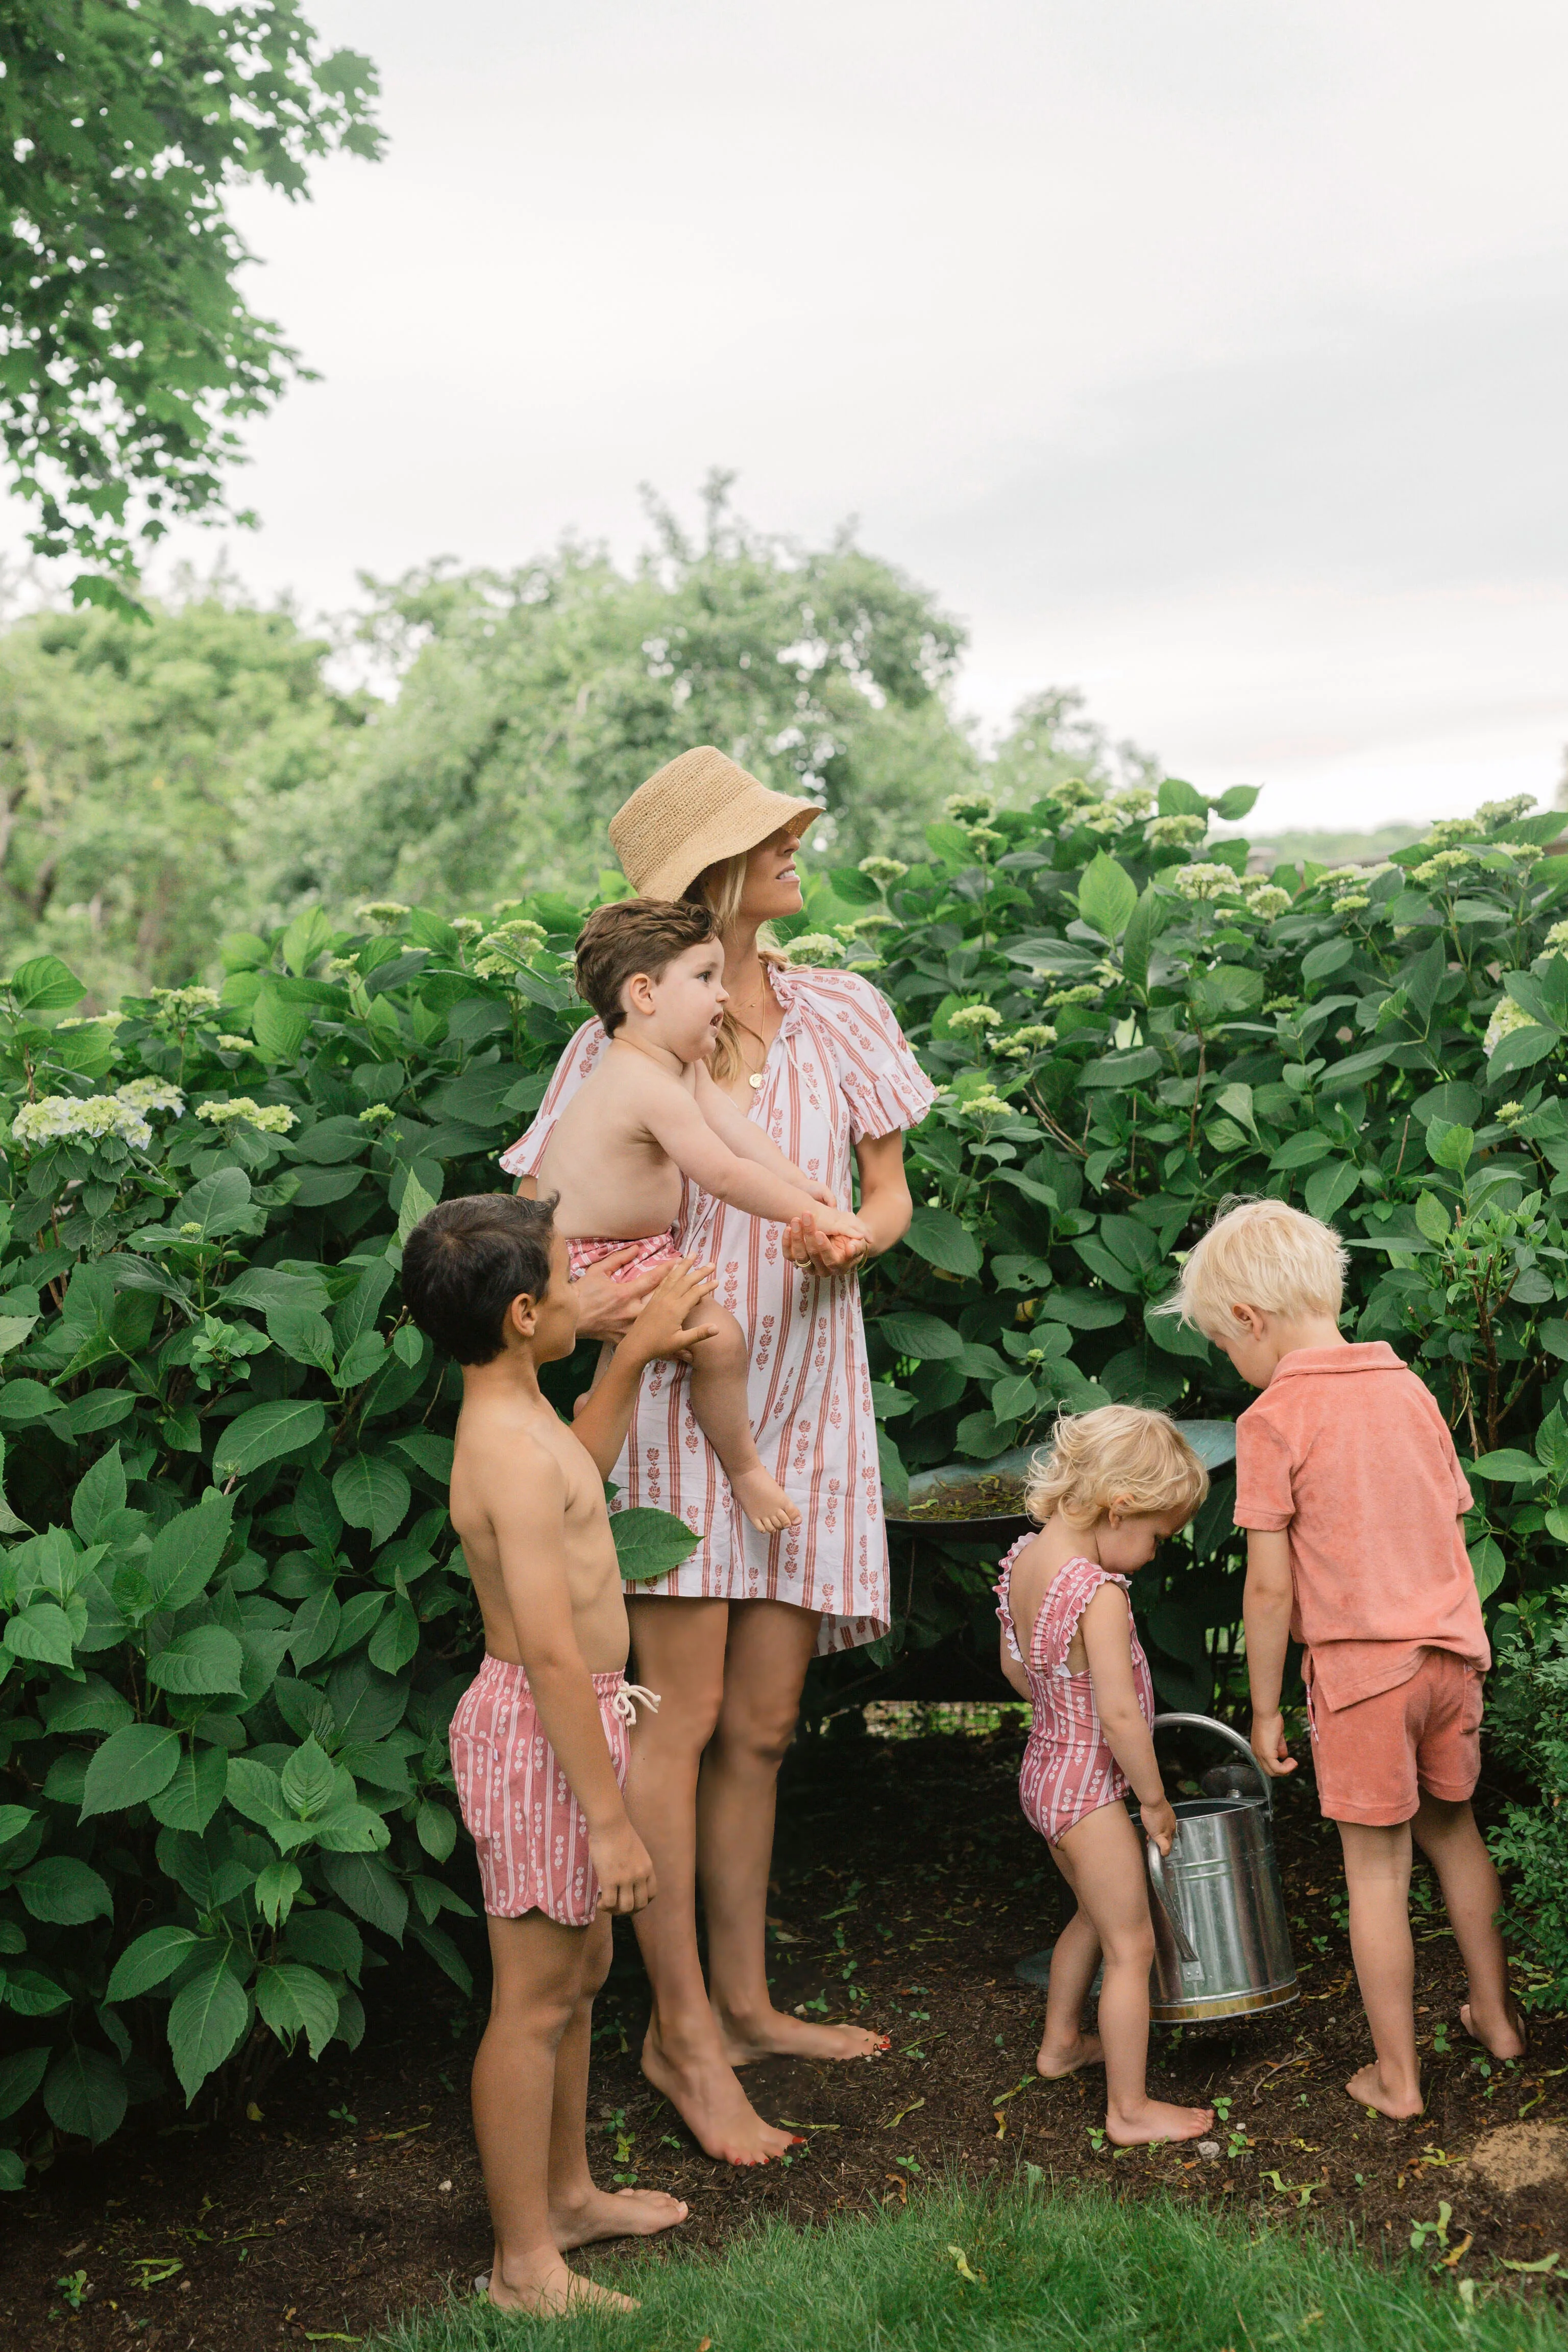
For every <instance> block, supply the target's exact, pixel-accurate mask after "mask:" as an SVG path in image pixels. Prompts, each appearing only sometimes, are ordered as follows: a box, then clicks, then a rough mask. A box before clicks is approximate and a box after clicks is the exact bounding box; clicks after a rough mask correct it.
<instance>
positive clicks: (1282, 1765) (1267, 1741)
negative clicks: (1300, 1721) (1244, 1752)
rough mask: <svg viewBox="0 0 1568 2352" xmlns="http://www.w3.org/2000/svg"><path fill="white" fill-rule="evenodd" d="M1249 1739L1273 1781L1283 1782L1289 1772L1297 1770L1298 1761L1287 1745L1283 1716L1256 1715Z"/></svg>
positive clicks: (1277, 1714)
mask: <svg viewBox="0 0 1568 2352" xmlns="http://www.w3.org/2000/svg"><path fill="white" fill-rule="evenodd" d="M1248 1738H1249V1739H1250V1741H1251V1745H1252V1752H1253V1754H1254V1755H1255V1756H1256V1757H1257V1759H1258V1764H1259V1766H1260V1767H1261V1769H1263V1770H1264V1771H1265V1772H1267V1773H1268V1778H1269V1779H1270V1780H1283V1779H1284V1777H1285V1775H1286V1773H1287V1772H1293V1771H1294V1770H1295V1769H1296V1759H1295V1758H1294V1757H1293V1756H1292V1755H1291V1753H1290V1750H1289V1748H1287V1747H1286V1745H1285V1718H1284V1717H1283V1716H1282V1715H1280V1714H1279V1713H1275V1714H1273V1715H1255V1716H1254V1717H1253V1718H1252V1729H1251V1732H1250V1733H1249V1734H1248Z"/></svg>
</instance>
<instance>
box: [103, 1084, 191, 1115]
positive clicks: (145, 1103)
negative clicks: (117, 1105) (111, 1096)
mask: <svg viewBox="0 0 1568 2352" xmlns="http://www.w3.org/2000/svg"><path fill="white" fill-rule="evenodd" d="M115 1094H116V1097H117V1098H118V1099H119V1100H120V1101H121V1102H122V1103H129V1104H130V1105H131V1108H132V1110H139V1111H142V1113H143V1114H145V1113H146V1112H148V1111H152V1110H172V1111H173V1112H174V1114H175V1116H176V1118H177V1117H178V1116H179V1114H180V1112H181V1111H183V1110H184V1108H185V1097H184V1095H183V1094H182V1093H181V1091H180V1089H179V1087H172V1086H170V1085H169V1083H168V1081H167V1080H166V1079H164V1078H129V1079H127V1081H126V1083H125V1084H124V1086H122V1087H116V1088H115Z"/></svg>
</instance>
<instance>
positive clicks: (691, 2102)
mask: <svg viewBox="0 0 1568 2352" xmlns="http://www.w3.org/2000/svg"><path fill="white" fill-rule="evenodd" d="M642 2070H643V2073H644V2074H646V2075H647V2079H648V2081H649V2082H650V2083H651V2084H653V2086H654V2089H655V2090H656V2091H662V2092H663V2094H664V2095H665V2097H666V2098H667V2099H668V2101H669V2104H670V2105H671V2106H672V2107H674V2108H675V2110H676V2112H677V2113H678V2114H679V2116H680V2118H681V2120H682V2122H683V2123H684V2124H685V2126H686V2127H687V2129H688V2131H689V2132H690V2134H691V2136H692V2137H693V2138H694V2139H695V2140H696V2141H697V2142H698V2143H699V2145H700V2147H702V2148H703V2150H704V2151H705V2153H706V2154H707V2155H709V2156H713V2157H717V2158H719V2160H720V2162H721V2163H722V2164H766V2163H767V2162H768V2161H769V2159H770V2158H773V2157H775V2156H783V2155H784V2153H785V2152H786V2150H788V2149H789V2148H792V2147H795V2146H796V2145H797V2143H798V2140H799V2137H800V2135H799V2134H798V2132H785V2131H780V2130H779V2129H778V2128H777V2126H775V2125H773V2124H766V2123H764V2122H763V2119H762V2117H761V2116H760V2115H758V2113H757V2111H756V2109H755V2107H753V2106H752V2103H751V2101H750V2099H748V2098H747V2096H746V2095H745V2093H744V2091H742V2088H741V2085H740V2084H739V2082H738V2081H737V2080H736V2078H735V2071H734V2068H733V2067H732V2066H731V2065H730V2064H729V2063H728V2062H727V2061H726V2060H725V2059H724V2058H723V2057H722V2055H721V2053H717V2052H714V2053H712V2054H706V2053H704V2054H697V2053H694V2054H693V2055H691V2056H690V2057H689V2058H685V2059H682V2060H680V2061H678V2060H676V2059H675V2058H673V2057H672V2056H671V2055H670V2054H669V2053H668V2052H667V2051H665V2050H664V2049H663V2048H662V2047H661V2046H660V2044H659V2043H658V2042H657V2041H656V2039H655V2038H654V2034H653V2032H652V2030H651V2028H650V2029H649V2032H648V2033H647V2039H646V2040H645V2041H644V2042H643V2046H642Z"/></svg>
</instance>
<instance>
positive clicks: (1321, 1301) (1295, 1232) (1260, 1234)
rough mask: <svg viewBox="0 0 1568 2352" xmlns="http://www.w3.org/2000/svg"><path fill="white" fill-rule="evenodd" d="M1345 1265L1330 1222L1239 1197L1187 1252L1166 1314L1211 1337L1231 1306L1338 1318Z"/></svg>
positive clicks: (1279, 1205) (1226, 1324)
mask: <svg viewBox="0 0 1568 2352" xmlns="http://www.w3.org/2000/svg"><path fill="white" fill-rule="evenodd" d="M1349 1264H1350V1260H1349V1257H1348V1255H1347V1253H1346V1250H1345V1245H1344V1244H1343V1242H1342V1241H1341V1239H1340V1237H1339V1235H1338V1234H1336V1233H1335V1231H1334V1229H1333V1227H1332V1226H1331V1225H1325V1224H1323V1223H1321V1222H1320V1221H1319V1219H1318V1218H1316V1217H1309V1216H1308V1215H1307V1214H1306V1213H1305V1211H1304V1210H1301V1209H1293V1208H1291V1206H1290V1205H1289V1202H1287V1201H1268V1200H1264V1201H1237V1202H1232V1203H1231V1204H1230V1205H1229V1206H1227V1207H1226V1208H1225V1209H1224V1210H1223V1211H1222V1213H1221V1214H1220V1215H1219V1216H1218V1217H1217V1218H1216V1219H1215V1223H1213V1224H1212V1225H1211V1226H1210V1227H1209V1229H1208V1231H1207V1233H1206V1234H1205V1235H1204V1237H1203V1239H1202V1240H1201V1241H1200V1242H1199V1243H1198V1244H1197V1245H1196V1247H1195V1248H1194V1250H1193V1251H1192V1252H1191V1253H1190V1255H1188V1258H1187V1262H1186V1264H1185V1265H1184V1266H1183V1268H1182V1278H1181V1281H1180V1283H1179V1284H1178V1286H1177V1288H1176V1292H1175V1296H1174V1297H1173V1298H1172V1299H1170V1300H1169V1301H1168V1302H1167V1307H1166V1309H1165V1310H1163V1311H1166V1312H1169V1313H1171V1314H1174V1315H1179V1316H1180V1317H1181V1319H1182V1321H1183V1322H1184V1323H1192V1324H1194V1325H1195V1326H1196V1327H1197V1328H1198V1329H1199V1330H1200V1331H1202V1332H1204V1333H1205V1335H1206V1336H1207V1337H1209V1338H1210V1339H1212V1338H1213V1337H1214V1336H1215V1333H1216V1332H1218V1331H1223V1330H1226V1328H1228V1327H1229V1323H1230V1310H1231V1308H1232V1307H1260V1308H1261V1309H1262V1311H1263V1313H1264V1314H1266V1315H1331V1316H1334V1317H1336V1318H1337V1317H1338V1315H1339V1312H1340V1307H1341V1306H1342V1302H1343V1299H1344V1290H1345V1272H1346V1269H1347V1267H1348V1265H1349Z"/></svg>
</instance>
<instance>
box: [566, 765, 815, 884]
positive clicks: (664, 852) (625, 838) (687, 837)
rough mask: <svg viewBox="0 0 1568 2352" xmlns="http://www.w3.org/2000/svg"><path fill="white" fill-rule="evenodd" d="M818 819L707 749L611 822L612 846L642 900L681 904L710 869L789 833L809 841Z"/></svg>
mask: <svg viewBox="0 0 1568 2352" xmlns="http://www.w3.org/2000/svg"><path fill="white" fill-rule="evenodd" d="M821 814H822V810H821V808H820V806H819V805H818V803H816V801H807V800H798V799H796V798H795V797H794V796H793V795H792V794H790V793H775V792H773V790H772V789H771V788H770V787H769V786H768V785H766V784H764V783H762V782H759V781H758V779H757V778H756V777H755V776H753V775H752V774H750V773H749V772H747V770H746V769H744V768H742V767H741V766H739V765H738V764H737V762H736V761H733V760H731V759H730V758H729V757H728V755H727V754H726V753H724V752H722V751H719V750H718V749H716V747H715V746H714V745H712V744H710V743H704V744H699V745H698V746H697V747H696V748H695V749H694V750H692V751H683V752H682V753H681V754H680V756H679V759H676V760H671V761H669V762H668V765H667V766H665V767H663V768H660V769H659V771H658V773H657V775H652V776H650V777H649V778H648V780H647V783H645V784H639V785H638V787H637V791H636V792H635V793H633V794H632V796H631V798H630V800H628V801H626V803H624V804H623V806H621V807H620V808H618V809H617V810H616V814H615V815H614V816H613V817H612V818H611V819H610V828H609V830H610V841H611V845H612V846H613V847H614V849H615V851H616V856H618V857H619V859H620V861H621V866H622V869H623V871H624V872H625V874H626V878H627V880H628V881H629V882H630V883H631V885H632V887H633V888H634V889H635V890H636V891H637V892H638V893H639V895H640V896H641V897H643V898H680V897H681V896H682V894H683V893H684V892H685V891H686V890H687V889H688V888H689V887H690V885H691V884H692V883H693V882H695V881H696V879H697V877H698V876H699V875H700V873H702V872H703V871H704V870H705V869H706V868H707V867H708V866H717V865H719V864H720V863H721V861H722V860H723V859H725V858H727V857H739V856H741V855H742V852H743V851H745V850H748V849H755V848H756V846H757V845H758V843H759V842H763V841H766V840H767V839H768V838H769V836H770V835H772V834H775V833H778V832H779V831H781V830H782V828H783V827H784V826H785V825H790V826H793V827H794V828H795V831H796V832H797V833H804V832H805V829H806V827H807V825H809V824H813V823H815V821H816V818H817V817H819V816H820V815H821Z"/></svg>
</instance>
